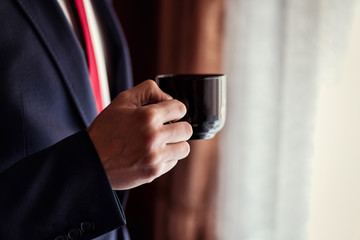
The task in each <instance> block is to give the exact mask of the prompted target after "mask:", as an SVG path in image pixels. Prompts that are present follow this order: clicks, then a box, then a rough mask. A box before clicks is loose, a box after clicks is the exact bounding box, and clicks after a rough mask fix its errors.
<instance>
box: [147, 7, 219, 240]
mask: <svg viewBox="0 0 360 240" xmlns="http://www.w3.org/2000/svg"><path fill="white" fill-rule="evenodd" d="M159 4H160V5H159V7H160V8H159V9H160V18H159V28H158V30H159V31H158V36H159V43H158V51H159V55H158V64H159V65H158V66H159V68H158V71H159V73H219V72H222V32H223V25H222V24H223V21H222V18H223V4H224V3H223V1H222V0H211V1H208V0H197V1H193V0H184V1H168V0H160V1H159ZM190 145H191V153H190V155H189V157H188V158H186V159H184V160H181V161H180V162H179V163H178V165H177V166H176V168H175V169H174V170H173V171H171V172H170V173H169V174H167V175H165V176H163V177H162V178H160V179H158V180H157V181H156V183H155V184H156V186H157V190H158V191H157V194H156V196H155V198H156V201H155V202H156V205H155V208H156V210H155V212H156V218H155V235H154V239H158V240H161V239H174V240H175V239H179V240H180V239H188V240H191V239H209V240H211V239H215V236H216V234H215V230H216V227H215V223H216V220H215V213H216V211H215V207H216V204H215V200H216V193H217V169H218V168H217V165H218V137H215V138H214V139H211V140H201V141H199V140H197V141H191V142H190Z"/></svg>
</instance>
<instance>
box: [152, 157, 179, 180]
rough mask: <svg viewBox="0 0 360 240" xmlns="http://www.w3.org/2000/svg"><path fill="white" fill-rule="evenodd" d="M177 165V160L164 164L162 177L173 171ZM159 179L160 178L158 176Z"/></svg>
mask: <svg viewBox="0 0 360 240" xmlns="http://www.w3.org/2000/svg"><path fill="white" fill-rule="evenodd" d="M177 163H178V161H177V160H173V161H166V162H163V163H162V171H161V173H160V176H161V175H163V174H165V173H167V172H168V171H170V170H171V169H173V168H174V167H175V165H176V164H177ZM157 177H159V176H157Z"/></svg>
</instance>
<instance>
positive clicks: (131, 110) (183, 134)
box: [87, 80, 192, 190]
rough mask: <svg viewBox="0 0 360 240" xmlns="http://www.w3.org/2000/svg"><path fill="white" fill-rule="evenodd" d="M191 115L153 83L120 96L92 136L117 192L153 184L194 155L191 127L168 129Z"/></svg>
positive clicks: (184, 124) (182, 125)
mask: <svg viewBox="0 0 360 240" xmlns="http://www.w3.org/2000/svg"><path fill="white" fill-rule="evenodd" d="M185 113H186V107H185V105H184V104H182V103H181V102H179V101H177V100H174V99H172V97H170V96H169V95H167V94H166V93H164V92H162V91H161V90H160V88H159V87H158V86H157V85H156V83H155V82H154V81H151V80H148V81H145V82H143V83H142V84H140V85H138V86H136V87H134V88H132V89H130V90H128V91H125V92H122V93H120V94H119V95H118V96H117V97H116V98H115V100H114V101H113V102H112V103H111V104H110V105H109V106H108V107H107V108H106V109H104V111H103V112H102V113H100V115H99V116H98V117H97V118H96V119H95V120H94V121H93V122H92V123H91V125H90V126H89V128H88V129H87V130H88V133H89V136H90V139H91V140H92V142H93V144H94V146H95V149H96V151H97V152H98V155H99V157H100V159H101V161H102V163H103V166H104V168H105V171H106V174H107V176H108V178H109V180H110V183H111V186H112V188H113V189H115V190H124V189H129V188H133V187H136V186H139V185H141V184H144V183H148V182H151V181H153V180H154V179H155V178H157V177H159V176H160V175H162V174H164V173H166V172H167V171H169V170H170V169H171V168H173V167H174V166H175V165H176V163H177V161H178V160H180V159H182V158H185V157H186V156H187V155H188V154H189V152H190V146H189V144H188V143H187V142H186V141H187V140H188V139H189V138H190V137H191V135H192V128H191V125H190V124H188V123H187V122H175V123H172V124H164V123H168V122H173V121H177V120H179V119H180V118H182V117H183V116H184V115H185Z"/></svg>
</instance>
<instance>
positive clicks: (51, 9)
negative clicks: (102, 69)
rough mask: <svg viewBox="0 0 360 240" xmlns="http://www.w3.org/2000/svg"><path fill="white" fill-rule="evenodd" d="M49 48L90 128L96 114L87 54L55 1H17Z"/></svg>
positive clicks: (86, 124)
mask: <svg viewBox="0 0 360 240" xmlns="http://www.w3.org/2000/svg"><path fill="white" fill-rule="evenodd" d="M17 2H18V3H19V5H20V7H21V8H22V9H23V11H24V12H25V14H26V15H27V16H28V18H29V20H30V21H31V22H32V24H33V26H34V28H35V30H36V31H37V33H38V35H39V37H40V38H41V39H42V41H43V43H44V45H45V47H46V48H47V49H48V52H49V54H50V55H51V57H52V59H53V60H54V63H55V64H56V66H57V68H58V70H59V72H60V74H61V76H62V79H63V80H64V83H65V85H66V86H67V89H68V90H69V93H70V95H71V96H72V99H73V101H74V103H75V105H76V107H77V108H78V110H79V113H80V115H81V117H82V119H83V121H84V123H85V126H88V125H89V124H90V122H91V121H92V120H93V119H94V118H95V116H96V115H97V112H96V105H95V100H94V97H93V94H92V90H91V86H90V83H89V76H88V72H87V66H86V59H85V56H84V52H83V51H82V48H81V46H80V44H79V42H78V40H77V39H76V36H75V34H74V33H73V31H72V29H71V27H70V25H69V24H68V22H67V20H66V18H65V16H64V14H63V13H62V10H61V8H60V6H59V5H58V3H57V2H56V0H45V1H44V0H17Z"/></svg>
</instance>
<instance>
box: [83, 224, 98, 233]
mask: <svg viewBox="0 0 360 240" xmlns="http://www.w3.org/2000/svg"><path fill="white" fill-rule="evenodd" d="M94 229H95V225H94V224H93V223H90V222H82V223H81V230H82V231H83V232H84V233H90V232H92V231H94Z"/></svg>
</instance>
